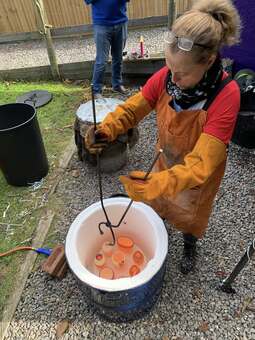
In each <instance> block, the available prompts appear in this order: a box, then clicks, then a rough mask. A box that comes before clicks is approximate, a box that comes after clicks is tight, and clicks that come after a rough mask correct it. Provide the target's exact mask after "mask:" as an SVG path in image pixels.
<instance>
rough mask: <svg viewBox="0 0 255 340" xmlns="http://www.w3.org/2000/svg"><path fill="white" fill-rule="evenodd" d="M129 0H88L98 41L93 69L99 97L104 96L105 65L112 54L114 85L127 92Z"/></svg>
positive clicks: (116, 88) (86, 1) (95, 88)
mask: <svg viewBox="0 0 255 340" xmlns="http://www.w3.org/2000/svg"><path fill="white" fill-rule="evenodd" d="M128 1H129V0H85V3H86V4H87V5H91V6H92V21H93V29H94V39H95V43H96V61H95V64H94V71H93V80H92V82H93V90H94V94H95V98H100V97H102V87H103V79H104V73H105V67H106V64H107V62H108V59H109V53H110V50H111V55H112V88H113V90H114V91H116V92H119V93H121V94H127V92H128V91H127V90H126V89H125V87H124V86H123V83H122V53H123V50H124V47H125V44H126V40H127V21H128V18H127V5H126V3H127V2H128Z"/></svg>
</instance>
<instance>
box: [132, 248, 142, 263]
mask: <svg viewBox="0 0 255 340" xmlns="http://www.w3.org/2000/svg"><path fill="white" fill-rule="evenodd" d="M133 260H134V262H135V263H137V264H139V265H141V264H143V262H144V255H143V253H142V252H141V251H140V250H137V251H135V252H134V254H133Z"/></svg>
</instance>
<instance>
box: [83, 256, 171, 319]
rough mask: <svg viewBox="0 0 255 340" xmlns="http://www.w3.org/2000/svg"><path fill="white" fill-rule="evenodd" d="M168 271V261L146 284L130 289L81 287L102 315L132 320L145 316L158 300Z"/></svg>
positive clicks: (93, 307)
mask: <svg viewBox="0 0 255 340" xmlns="http://www.w3.org/2000/svg"><path fill="white" fill-rule="evenodd" d="M165 271H166V261H165V262H164V264H163V265H162V267H161V269H160V270H159V271H158V273H157V274H156V275H155V276H154V277H153V278H152V279H151V280H150V281H149V282H147V283H146V284H144V285H142V286H140V287H137V288H133V289H130V290H125V291H119V292H105V291H100V290H98V289H94V288H91V287H88V286H85V285H84V283H81V282H80V288H81V289H82V291H83V292H84V293H85V295H86V298H87V299H86V300H87V301H88V300H89V305H90V307H91V309H92V310H93V311H95V312H96V313H97V314H98V315H99V316H100V317H102V318H103V319H104V320H106V321H110V322H130V321H134V320H137V319H140V318H142V317H144V316H145V315H146V314H147V313H149V312H150V311H151V309H152V307H153V306H154V305H155V303H156V302H157V300H158V298H159V296H160V293H161V290H162V286H163V279H164V276H165Z"/></svg>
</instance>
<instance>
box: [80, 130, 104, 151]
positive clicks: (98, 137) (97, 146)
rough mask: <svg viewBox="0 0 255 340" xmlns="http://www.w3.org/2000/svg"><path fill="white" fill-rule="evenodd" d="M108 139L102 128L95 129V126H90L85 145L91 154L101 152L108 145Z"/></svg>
mask: <svg viewBox="0 0 255 340" xmlns="http://www.w3.org/2000/svg"><path fill="white" fill-rule="evenodd" d="M108 139H109V138H108V136H107V135H106V134H105V133H104V131H101V130H100V129H97V130H96V131H95V129H94V126H90V127H89V129H88V130H87V132H86V134H85V138H84V142H85V147H86V148H87V149H88V150H89V152H90V153H91V154H96V153H101V152H102V151H103V149H104V148H106V146H107V145H108Z"/></svg>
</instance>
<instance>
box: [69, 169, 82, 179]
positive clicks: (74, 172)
mask: <svg viewBox="0 0 255 340" xmlns="http://www.w3.org/2000/svg"><path fill="white" fill-rule="evenodd" d="M71 174H72V176H73V177H75V178H77V177H79V176H80V170H78V169H76V170H72V172H71Z"/></svg>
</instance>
